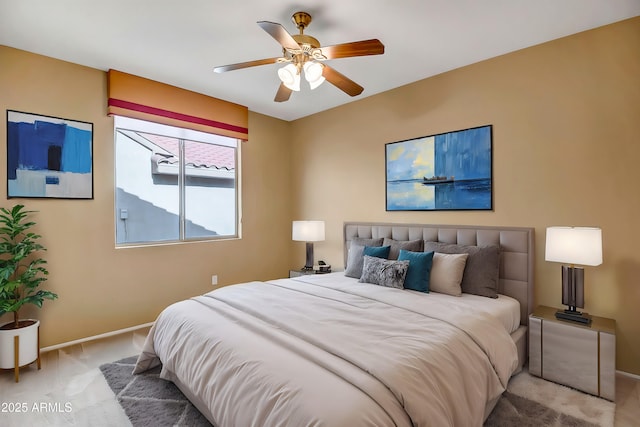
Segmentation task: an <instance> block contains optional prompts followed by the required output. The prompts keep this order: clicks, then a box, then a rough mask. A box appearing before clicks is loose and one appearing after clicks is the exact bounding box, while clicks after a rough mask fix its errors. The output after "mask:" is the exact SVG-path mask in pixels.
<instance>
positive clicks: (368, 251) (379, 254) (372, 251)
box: [362, 246, 391, 259]
mask: <svg viewBox="0 0 640 427" xmlns="http://www.w3.org/2000/svg"><path fill="white" fill-rule="evenodd" d="M390 250H391V246H365V247H364V252H363V253H362V255H369V256H374V257H376V258H384V259H388V258H389V251H390Z"/></svg>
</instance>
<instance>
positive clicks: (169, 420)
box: [100, 356, 615, 427]
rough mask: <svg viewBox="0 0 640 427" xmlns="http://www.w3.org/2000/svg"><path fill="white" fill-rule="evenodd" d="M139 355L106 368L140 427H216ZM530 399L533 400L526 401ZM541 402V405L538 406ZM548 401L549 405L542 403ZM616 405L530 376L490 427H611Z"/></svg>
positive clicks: (518, 381) (516, 380)
mask: <svg viewBox="0 0 640 427" xmlns="http://www.w3.org/2000/svg"><path fill="white" fill-rule="evenodd" d="M136 359H137V356H133V357H128V358H126V359H122V360H118V361H117V362H113V363H107V364H104V365H102V366H100V371H102V374H103V375H104V377H105V379H106V381H107V384H109V387H111V390H113V392H114V394H115V395H116V398H117V399H118V402H119V403H120V406H122V408H123V409H124V411H125V413H126V414H127V416H128V417H129V420H130V421H131V424H133V426H134V427H138V426H139V427H147V426H157V427H163V426H184V427H201V426H211V424H210V423H209V422H208V421H207V419H206V418H205V417H204V416H203V415H202V414H201V413H200V412H199V411H198V410H197V409H196V408H195V407H194V406H193V405H192V404H191V402H189V400H188V399H187V398H186V397H185V396H184V394H182V392H181V391H180V390H179V389H178V388H177V387H176V386H175V385H174V384H173V383H172V382H170V381H165V380H163V379H161V378H160V377H159V374H160V367H157V368H154V369H151V370H149V371H146V372H143V373H142V374H139V375H132V374H131V372H132V371H133V367H134V365H135V362H136ZM524 395H526V396H528V397H531V398H532V399H534V400H532V399H528V398H527V397H523V396H524ZM536 400H537V401H536ZM545 400H547V402H546V403H547V404H544V403H540V402H544V401H545ZM614 411H615V405H614V404H613V403H611V402H607V401H605V400H603V399H598V398H596V397H593V396H589V395H586V394H583V393H580V392H578V391H575V390H571V389H569V388H567V387H563V386H560V385H557V384H553V383H550V382H548V381H544V380H541V379H539V378H535V377H531V376H529V374H527V373H526V372H523V373H521V374H518V375H517V376H515V377H513V378H512V380H511V382H510V383H509V388H508V389H507V391H506V392H505V393H504V394H503V395H502V397H501V398H500V400H499V401H498V404H497V405H496V407H495V409H494V410H493V412H492V413H491V415H489V418H488V419H487V421H486V423H485V424H484V425H485V427H513V426H518V427H533V426H556V427H565V426H566V427H577V426H580V427H610V426H613V415H614Z"/></svg>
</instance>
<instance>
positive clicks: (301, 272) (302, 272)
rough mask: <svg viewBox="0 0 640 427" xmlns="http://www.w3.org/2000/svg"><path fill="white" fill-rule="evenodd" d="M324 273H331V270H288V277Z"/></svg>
mask: <svg viewBox="0 0 640 427" xmlns="http://www.w3.org/2000/svg"><path fill="white" fill-rule="evenodd" d="M325 273H331V272H330V271H320V270H289V278H292V277H300V276H306V275H307V274H325Z"/></svg>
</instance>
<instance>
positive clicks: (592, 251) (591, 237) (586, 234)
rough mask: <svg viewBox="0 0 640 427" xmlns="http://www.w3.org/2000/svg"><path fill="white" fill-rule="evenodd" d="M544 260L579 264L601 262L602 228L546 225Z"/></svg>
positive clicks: (596, 263) (597, 263)
mask: <svg viewBox="0 0 640 427" xmlns="http://www.w3.org/2000/svg"><path fill="white" fill-rule="evenodd" d="M545 260H547V261H553V262H562V263H565V264H579V265H600V264H602V230H601V229H599V228H592V227H548V228H547V241H546V247H545Z"/></svg>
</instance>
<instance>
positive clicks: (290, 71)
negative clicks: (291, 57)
mask: <svg viewBox="0 0 640 427" xmlns="http://www.w3.org/2000/svg"><path fill="white" fill-rule="evenodd" d="M278 77H279V78H280V81H281V82H282V84H284V85H285V86H286V87H287V88H289V89H291V90H295V91H299V90H300V75H299V74H298V69H297V68H296V66H295V65H293V64H288V65H285V66H284V67H282V68H280V69H279V70H278Z"/></svg>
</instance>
